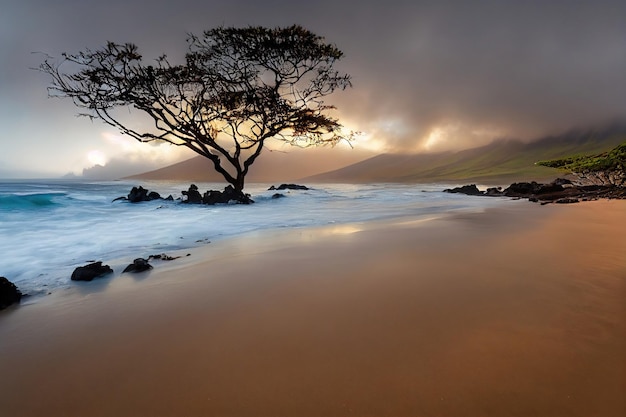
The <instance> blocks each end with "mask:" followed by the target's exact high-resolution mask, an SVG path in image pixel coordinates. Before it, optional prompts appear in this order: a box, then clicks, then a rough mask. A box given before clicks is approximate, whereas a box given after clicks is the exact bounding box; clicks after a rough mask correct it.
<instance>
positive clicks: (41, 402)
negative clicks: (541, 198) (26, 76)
mask: <svg viewBox="0 0 626 417" xmlns="http://www.w3.org/2000/svg"><path fill="white" fill-rule="evenodd" d="M625 392H626V201H599V202H589V203H583V204H577V205H568V206H557V205H552V206H538V205H534V204H531V203H528V202H523V201H520V202H519V204H511V205H510V206H508V207H506V208H502V209H494V210H488V211H486V212H485V213H480V214H460V215H456V216H453V217H449V218H445V219H436V220H430V221H412V220H411V219H399V220H396V221H391V222H386V223H369V224H363V225H352V226H338V227H329V228H322V229H307V230H296V231H288V232H277V233H265V234H262V235H249V236H246V237H245V238H238V239H231V240H228V241H223V242H218V243H212V244H209V245H207V246H206V247H204V248H201V249H199V250H196V251H194V252H193V253H192V256H190V257H186V258H181V259H179V260H177V261H173V262H170V263H161V264H158V265H157V267H156V268H155V270H153V271H152V272H150V273H148V274H145V275H141V276H135V277H132V276H129V275H127V274H126V275H123V276H117V277H114V278H112V279H104V280H101V281H100V282H92V283H90V284H85V285H77V286H76V287H75V289H74V290H72V291H68V292H66V293H62V294H55V295H52V296H49V297H46V299H44V300H42V301H40V302H38V303H34V304H32V305H25V306H20V307H18V308H12V309H9V310H7V311H3V312H1V313H0V415H2V416H3V417H5V416H6V417H13V416H50V417H54V416H133V417H138V416H150V417H158V416H275V417H276V416H350V415H354V416H398V417H400V416H551V417H552V416H586V417H587V416H611V417H612V416H615V417H617V416H624V415H626V395H624V393H625Z"/></svg>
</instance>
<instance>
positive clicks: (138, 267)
mask: <svg viewBox="0 0 626 417" xmlns="http://www.w3.org/2000/svg"><path fill="white" fill-rule="evenodd" d="M149 269H152V265H150V264H149V263H148V261H147V260H145V259H143V258H137V259H135V260H134V261H133V263H132V264H130V265H128V266H127V267H126V268H124V270H123V271H122V273H124V272H135V273H136V272H144V271H147V270H149Z"/></svg>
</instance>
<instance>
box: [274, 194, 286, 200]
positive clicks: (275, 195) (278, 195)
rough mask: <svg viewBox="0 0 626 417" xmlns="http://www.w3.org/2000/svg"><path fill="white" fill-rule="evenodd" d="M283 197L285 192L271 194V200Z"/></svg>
mask: <svg viewBox="0 0 626 417" xmlns="http://www.w3.org/2000/svg"><path fill="white" fill-rule="evenodd" d="M284 197H285V194H281V193H276V194H274V195H272V199H273V200H276V199H278V198H284Z"/></svg>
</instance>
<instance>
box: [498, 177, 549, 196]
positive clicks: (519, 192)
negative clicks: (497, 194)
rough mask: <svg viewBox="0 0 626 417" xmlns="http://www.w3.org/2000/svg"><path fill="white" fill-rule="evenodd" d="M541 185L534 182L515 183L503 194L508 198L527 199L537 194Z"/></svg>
mask: <svg viewBox="0 0 626 417" xmlns="http://www.w3.org/2000/svg"><path fill="white" fill-rule="evenodd" d="M540 185H541V184H537V183H536V182H535V181H533V182H514V183H513V184H511V185H509V186H508V187H507V188H506V189H505V190H504V191H503V194H504V195H505V196H507V197H526V196H529V195H532V194H536V192H537V190H539V187H540Z"/></svg>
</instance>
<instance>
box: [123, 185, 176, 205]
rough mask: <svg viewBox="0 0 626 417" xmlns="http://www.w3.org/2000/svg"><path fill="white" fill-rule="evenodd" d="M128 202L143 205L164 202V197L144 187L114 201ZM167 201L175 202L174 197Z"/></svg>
mask: <svg viewBox="0 0 626 417" xmlns="http://www.w3.org/2000/svg"><path fill="white" fill-rule="evenodd" d="M118 200H126V201H129V202H131V203H141V202H143V201H153V200H163V197H161V195H160V194H159V193H157V192H156V191H149V190H146V189H145V188H143V187H142V186H139V187H133V188H132V189H131V190H130V192H129V193H128V195H127V196H126V197H124V196H122V197H118V198H116V199H115V200H113V201H118ZM167 200H173V197H172V196H169V197H168V198H167Z"/></svg>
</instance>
